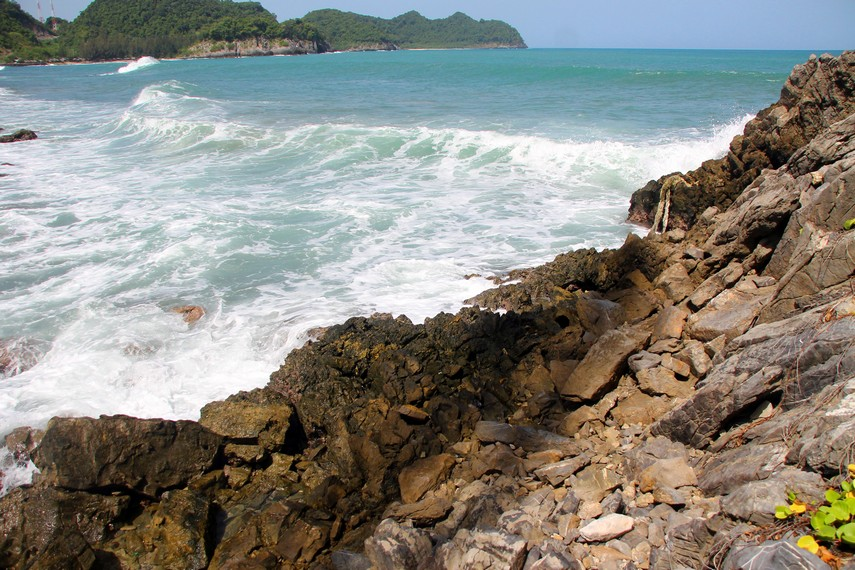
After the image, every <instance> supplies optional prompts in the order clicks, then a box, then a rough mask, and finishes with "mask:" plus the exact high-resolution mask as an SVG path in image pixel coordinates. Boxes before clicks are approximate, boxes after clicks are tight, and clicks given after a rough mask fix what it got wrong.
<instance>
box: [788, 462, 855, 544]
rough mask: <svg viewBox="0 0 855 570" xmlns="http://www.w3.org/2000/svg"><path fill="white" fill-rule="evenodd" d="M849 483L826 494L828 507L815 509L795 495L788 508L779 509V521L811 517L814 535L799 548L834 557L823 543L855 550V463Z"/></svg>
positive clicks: (804, 537) (802, 539)
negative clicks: (854, 481) (801, 516)
mask: <svg viewBox="0 0 855 570" xmlns="http://www.w3.org/2000/svg"><path fill="white" fill-rule="evenodd" d="M847 470H848V472H849V473H848V474H849V480H847V481H842V482H841V483H840V486H839V487H838V488H836V489H828V490H827V491H826V492H825V504H823V505H821V506H818V507H812V506H808V505H806V504H805V503H804V502H802V501H800V500H799V499H798V498H797V497H796V495H795V493H792V492H791V493H788V495H787V498H788V499H789V503H788V504H787V505H779V506H777V507H775V518H777V519H779V520H787V519H790V518H793V517H796V516H800V515H803V516H809V517H810V519H809V521H810V528H811V529H813V532H812V533H811V534H808V535H805V536H802V537H801V538H799V540H798V546H800V547H801V548H804V549H805V550H808V551H810V552H813V553H814V554H819V555H824V554H826V555H827V554H830V553H829V552H828V551H827V549H826V548H824V547H823V546H822V545H821V544H820V543H827V544H834V545H837V546H842V547H848V548H855V484H853V482H852V480H853V479H855V463H853V464H850V465H849V466H848V468H847Z"/></svg>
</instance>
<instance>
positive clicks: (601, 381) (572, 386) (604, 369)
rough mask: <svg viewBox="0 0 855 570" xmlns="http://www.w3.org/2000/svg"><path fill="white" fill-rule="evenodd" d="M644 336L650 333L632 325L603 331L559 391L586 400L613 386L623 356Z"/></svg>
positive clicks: (623, 362)
mask: <svg viewBox="0 0 855 570" xmlns="http://www.w3.org/2000/svg"><path fill="white" fill-rule="evenodd" d="M648 338H650V333H648V332H644V331H641V330H636V329H621V330H613V331H609V332H607V333H605V334H604V335H603V336H601V337H600V338H599V339H597V342H595V343H594V345H593V346H592V347H591V349H590V350H589V351H588V353H587V354H586V355H585V358H583V359H582V362H580V363H579V366H577V367H576V369H575V370H574V371H573V373H572V374H571V375H570V377H569V378H568V379H567V381H566V382H565V383H564V386H563V387H562V388H561V395H562V396H563V397H564V398H566V399H568V400H570V401H571V402H590V401H593V400H596V399H597V398H599V397H601V396H602V395H604V394H605V393H606V392H608V391H609V390H611V389H612V388H614V386H615V384H616V383H617V381H618V375H619V373H620V371H621V370H622V369H623V368H624V366H625V365H626V359H627V357H629V355H630V354H633V353H635V352H638V351H639V350H641V348H642V347H643V346H644V344H645V343H646V342H647V339H648Z"/></svg>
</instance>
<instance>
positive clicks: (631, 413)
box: [609, 391, 671, 426]
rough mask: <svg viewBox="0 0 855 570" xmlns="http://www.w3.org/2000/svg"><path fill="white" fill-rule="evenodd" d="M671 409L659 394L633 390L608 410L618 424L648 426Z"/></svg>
mask: <svg viewBox="0 0 855 570" xmlns="http://www.w3.org/2000/svg"><path fill="white" fill-rule="evenodd" d="M670 409H671V404H670V403H669V402H668V401H667V400H666V399H664V398H661V397H659V396H656V397H653V396H648V395H647V394H645V393H643V392H637V391H636V392H633V393H632V394H631V395H629V396H628V397H626V398H624V399H623V400H621V401H620V402H618V403H617V405H616V406H615V407H614V408H612V409H611V411H610V412H609V413H610V414H611V416H612V418H613V419H614V421H615V422H616V423H617V424H618V425H627V424H640V425H643V426H648V425H650V424H652V423H653V422H654V421H656V420H657V419H658V418H661V417H662V415H663V414H664V413H665V412H666V411H668V410H670Z"/></svg>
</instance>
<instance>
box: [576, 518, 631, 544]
mask: <svg viewBox="0 0 855 570" xmlns="http://www.w3.org/2000/svg"><path fill="white" fill-rule="evenodd" d="M633 526H635V521H634V520H633V518H632V517H628V516H626V515H618V514H611V515H606V516H604V517H602V518H599V519H597V520H595V521H592V522H589V523H588V524H586V525H585V526H583V527H582V528H580V529H579V536H580V538H581V539H582V540H584V541H585V542H606V541H609V540H611V539H613V538H617V537H618V536H621V535H624V534H626V533H628V532H629V531H631V530H632V528H633Z"/></svg>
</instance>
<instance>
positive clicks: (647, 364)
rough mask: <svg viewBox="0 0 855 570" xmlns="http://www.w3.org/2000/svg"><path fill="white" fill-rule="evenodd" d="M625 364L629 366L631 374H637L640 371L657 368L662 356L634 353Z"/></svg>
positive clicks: (642, 352)
mask: <svg viewBox="0 0 855 570" xmlns="http://www.w3.org/2000/svg"><path fill="white" fill-rule="evenodd" d="M626 362H627V364H629V368H630V370H632V371H633V372H639V371H641V370H646V369H648V368H656V367H657V366H659V364H661V363H662V356H661V355H659V354H653V353H652V352H647V351H646V350H642V351H641V352H636V353H635V354H633V355H632V356H630V357H629V358H628V359H627V361H626Z"/></svg>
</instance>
